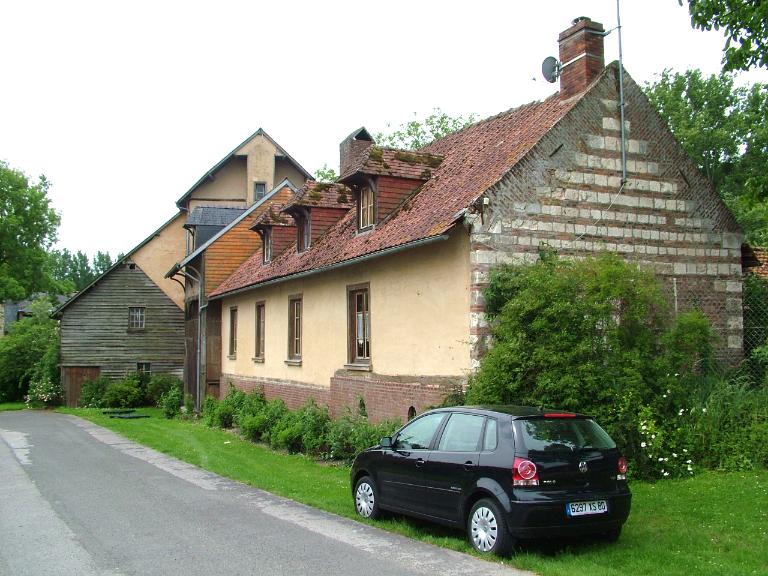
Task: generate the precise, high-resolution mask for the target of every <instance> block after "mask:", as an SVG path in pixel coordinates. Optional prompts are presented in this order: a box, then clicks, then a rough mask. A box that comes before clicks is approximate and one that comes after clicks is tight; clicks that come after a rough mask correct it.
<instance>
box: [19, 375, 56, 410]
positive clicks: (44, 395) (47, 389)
mask: <svg viewBox="0 0 768 576" xmlns="http://www.w3.org/2000/svg"><path fill="white" fill-rule="evenodd" d="M26 400H27V406H29V407H30V408H42V407H51V406H58V405H60V404H61V403H62V401H63V400H64V388H62V386H61V384H60V383H59V382H54V381H52V380H51V379H50V378H48V377H43V378H40V379H33V380H32V382H31V383H30V385H29V394H28V395H27V399H26Z"/></svg>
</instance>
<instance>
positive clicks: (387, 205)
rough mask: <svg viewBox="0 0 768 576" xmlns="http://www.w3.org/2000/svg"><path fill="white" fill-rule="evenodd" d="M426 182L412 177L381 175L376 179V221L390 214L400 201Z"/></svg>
mask: <svg viewBox="0 0 768 576" xmlns="http://www.w3.org/2000/svg"><path fill="white" fill-rule="evenodd" d="M423 183H424V182H423V181H422V180H414V179H410V178H394V177H391V176H379V178H378V179H377V181H376V202H377V205H376V221H377V223H378V222H381V221H382V220H384V218H386V217H387V216H389V215H390V214H391V213H392V212H393V211H394V210H395V209H396V208H397V207H398V206H399V205H400V203H401V202H402V201H403V200H404V199H405V198H406V197H407V196H409V195H410V194H411V193H412V192H414V191H415V190H416V189H417V188H418V187H419V186H421V185H422V184H423Z"/></svg>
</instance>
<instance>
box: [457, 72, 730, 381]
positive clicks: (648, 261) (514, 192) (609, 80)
mask: <svg viewBox="0 0 768 576" xmlns="http://www.w3.org/2000/svg"><path fill="white" fill-rule="evenodd" d="M625 93H626V97H625V100H626V107H625V127H626V129H625V132H626V157H627V163H626V164H627V181H626V183H625V184H624V186H623V187H622V186H621V180H622V166H621V132H620V129H621V122H620V113H619V103H618V88H617V81H616V74H615V68H612V69H611V70H609V73H608V74H607V75H606V76H604V77H603V79H602V80H601V81H600V82H599V83H598V84H597V85H596V86H595V87H594V88H593V89H592V91H591V92H590V93H589V94H588V95H587V96H586V97H584V98H583V100H582V101H581V102H580V103H579V104H577V106H576V107H574V109H573V110H572V111H571V112H570V113H569V114H568V115H567V116H566V117H565V118H564V119H563V120H561V122H560V123H559V124H558V125H557V126H556V127H555V128H554V129H553V130H552V131H550V133H549V134H547V135H546V136H545V137H544V138H543V139H542V141H541V142H539V144H537V145H536V147H534V149H533V150H531V152H530V153H529V154H528V155H527V156H526V157H525V158H524V159H523V160H522V161H521V162H520V163H518V165H516V166H515V168H514V169H513V170H511V171H510V172H509V173H508V174H507V175H506V176H505V177H504V178H503V179H502V180H501V181H500V182H498V183H497V184H496V185H494V186H492V187H491V188H490V189H489V190H488V192H487V193H486V197H487V199H488V203H487V205H485V206H482V207H481V208H478V209H477V210H476V211H475V213H474V214H473V215H472V216H471V217H470V219H469V226H470V229H471V232H470V238H471V240H470V241H471V263H472V272H471V274H472V278H471V280H472V297H471V309H470V326H471V344H472V351H471V354H472V360H473V365H474V366H475V367H476V366H477V365H478V362H479V359H480V358H481V357H482V355H483V354H484V353H485V351H486V350H487V347H488V344H489V328H488V325H487V321H486V319H485V314H484V301H483V294H482V292H483V290H484V289H485V288H486V287H487V283H488V278H489V272H490V270H491V268H493V267H494V266H496V265H499V264H502V263H526V262H534V261H536V260H537V259H538V254H539V251H540V249H541V248H543V247H549V248H553V249H555V250H556V251H557V252H558V253H559V254H561V255H562V256H565V257H583V256H586V255H591V254H597V253H599V252H604V251H608V252H614V253H617V254H619V255H621V256H622V257H623V258H625V259H627V260H630V261H632V262H636V263H637V264H638V265H640V266H643V267H645V268H647V269H650V270H652V271H654V272H655V273H656V274H657V275H658V276H659V277H660V278H661V280H662V281H663V283H664V286H665V289H666V292H667V294H668V296H669V299H670V304H671V306H670V309H671V310H672V311H673V312H682V311H684V310H690V309H693V308H699V309H701V310H702V311H704V312H705V313H706V314H707V315H708V316H709V318H710V319H711V320H712V322H713V325H714V327H715V328H716V330H717V332H718V334H719V336H720V339H719V341H718V349H719V355H720V356H721V357H722V358H723V359H728V360H729V361H738V359H740V358H741V355H742V328H743V326H742V324H743V322H742V300H741V291H742V283H741V275H742V270H741V244H742V239H743V237H742V234H741V232H740V231H739V229H738V227H737V225H736V223H735V220H734V219H733V215H732V214H731V213H730V212H729V211H728V210H727V208H726V207H725V205H724V204H723V203H722V201H721V200H720V198H719V196H718V195H717V193H716V192H715V191H714V189H713V188H712V186H711V184H710V183H709V181H708V180H706V178H705V177H704V176H703V175H702V174H701V173H700V172H699V171H698V169H697V168H696V166H695V165H694V164H693V163H692V162H691V160H690V158H688V156H687V155H686V154H685V153H684V152H683V150H682V149H681V148H680V146H679V145H678V144H677V143H676V142H675V140H674V138H673V136H672V135H671V133H670V131H669V130H668V128H667V127H666V125H665V124H664V123H663V121H662V120H661V118H660V117H659V116H658V115H657V114H656V112H655V110H654V109H653V108H652V106H651V104H650V103H649V102H648V100H647V99H646V98H645V96H644V95H643V94H642V91H641V90H640V88H639V87H638V86H637V85H636V84H635V83H634V82H632V80H631V79H630V78H628V77H626V80H625Z"/></svg>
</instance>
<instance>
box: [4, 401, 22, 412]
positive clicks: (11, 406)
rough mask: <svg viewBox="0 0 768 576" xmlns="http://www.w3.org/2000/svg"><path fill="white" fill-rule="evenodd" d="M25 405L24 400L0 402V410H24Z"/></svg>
mask: <svg viewBox="0 0 768 576" xmlns="http://www.w3.org/2000/svg"><path fill="white" fill-rule="evenodd" d="M26 407H27V405H26V404H25V403H24V402H0V412H7V411H8V410H24V409H25V408H26Z"/></svg>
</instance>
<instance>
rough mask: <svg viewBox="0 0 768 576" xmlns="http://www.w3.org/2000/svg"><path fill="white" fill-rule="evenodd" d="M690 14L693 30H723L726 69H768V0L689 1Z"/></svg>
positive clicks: (680, 0)
mask: <svg viewBox="0 0 768 576" xmlns="http://www.w3.org/2000/svg"><path fill="white" fill-rule="evenodd" d="M678 2H680V4H681V5H682V0H678ZM688 11H689V12H690V13H691V25H692V26H693V27H694V28H699V29H701V30H712V29H713V28H714V29H715V30H720V28H722V29H723V30H724V32H725V37H726V41H725V47H724V48H723V70H726V71H728V70H749V69H750V68H752V67H756V66H757V67H763V68H768V0H688Z"/></svg>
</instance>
